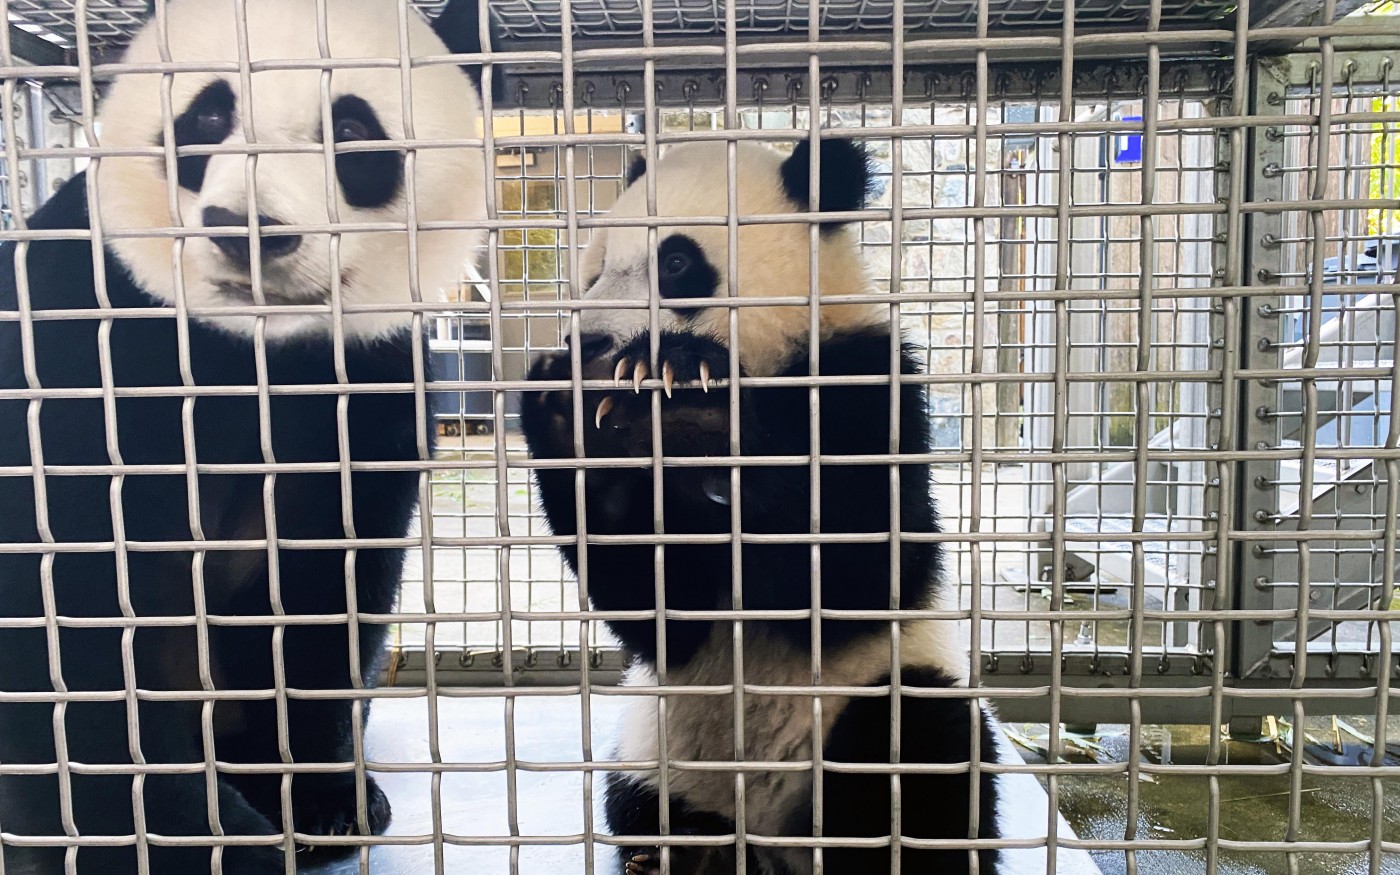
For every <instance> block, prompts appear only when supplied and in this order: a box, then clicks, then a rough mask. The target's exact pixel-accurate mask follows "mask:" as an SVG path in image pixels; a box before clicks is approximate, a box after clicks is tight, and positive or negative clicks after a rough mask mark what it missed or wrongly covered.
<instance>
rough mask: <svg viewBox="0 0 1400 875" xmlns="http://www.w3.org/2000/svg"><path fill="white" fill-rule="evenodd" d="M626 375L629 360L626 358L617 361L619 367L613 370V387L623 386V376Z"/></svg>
mask: <svg viewBox="0 0 1400 875" xmlns="http://www.w3.org/2000/svg"><path fill="white" fill-rule="evenodd" d="M625 373H627V359H625V358H621V359H618V360H617V367H615V368H613V385H614V386H621V385H622V375H623V374H625Z"/></svg>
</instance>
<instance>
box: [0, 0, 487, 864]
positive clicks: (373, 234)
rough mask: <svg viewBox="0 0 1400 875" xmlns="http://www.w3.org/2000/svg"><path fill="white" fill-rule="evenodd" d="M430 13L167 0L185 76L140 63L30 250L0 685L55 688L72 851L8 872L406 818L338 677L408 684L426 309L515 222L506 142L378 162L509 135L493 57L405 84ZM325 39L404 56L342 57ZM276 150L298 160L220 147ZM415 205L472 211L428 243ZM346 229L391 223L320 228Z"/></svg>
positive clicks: (272, 849)
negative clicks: (397, 667) (419, 315)
mask: <svg viewBox="0 0 1400 875" xmlns="http://www.w3.org/2000/svg"><path fill="white" fill-rule="evenodd" d="M477 8H478V6H477V0H452V2H451V4H449V6H448V8H447V10H446V11H445V12H444V13H443V14H442V16H441V17H439V18H438V19H437V22H436V24H435V25H434V26H430V25H429V24H428V23H427V22H425V21H424V20H422V19H420V18H419V17H418V16H417V15H416V14H413V13H412V12H410V14H409V17H408V20H407V24H406V27H407V41H408V45H409V47H410V50H411V52H412V53H413V54H414V56H416V57H424V56H443V55H448V54H453V53H474V52H478V51H480V48H479V44H480V41H479V39H478V20H477ZM400 9H401V4H398V3H393V2H385V0H244V2H242V3H239V2H235V0H168V2H166V3H165V4H164V10H165V11H164V15H163V21H164V27H163V28H162V27H159V26H158V25H157V24H156V23H152V24H149V25H148V26H147V27H146V28H145V29H144V30H142V31H141V32H140V33H139V35H137V36H136V38H135V39H134V41H133V42H132V43H131V45H130V47H129V49H128V51H127V54H126V57H125V61H126V62H127V63H130V64H152V63H157V62H160V61H162V58H164V59H165V60H166V61H168V62H171V63H173V64H174V65H176V67H175V72H173V73H172V74H170V75H169V78H168V79H166V77H164V76H163V75H162V74H161V73H160V72H135V71H132V72H125V73H123V74H121V75H119V76H118V77H117V78H116V80H115V81H114V82H113V83H112V85H111V87H110V91H109V93H108V94H107V95H106V97H105V98H104V100H103V102H102V105H101V108H100V111H99V116H98V119H97V125H96V128H97V130H98V131H99V133H100V141H101V142H100V145H101V146H102V147H103V148H105V149H111V150H114V151H115V154H112V155H109V156H107V157H101V158H100V159H96V160H94V161H93V162H92V164H91V165H90V168H89V170H88V171H87V172H86V173H80V174H78V175H77V176H75V177H74V178H73V179H71V180H70V181H69V182H68V183H67V184H66V185H64V186H63V188H62V190H60V191H58V192H57V193H56V194H55V195H54V196H53V197H52V199H51V200H49V201H48V203H46V204H45V205H44V207H43V208H42V209H40V210H39V211H38V212H37V213H36V214H35V215H34V216H33V217H32V218H31V219H30V220H29V223H28V226H29V228H30V229H31V230H34V231H40V232H49V231H52V232H59V233H57V234H55V237H58V238H62V239H53V238H50V239H38V238H36V239H33V240H32V241H31V242H27V243H19V244H15V243H13V242H10V243H6V244H5V246H4V247H3V249H0V264H3V266H4V267H3V269H2V270H0V313H4V314H5V315H6V316H7V317H8V318H6V319H5V320H3V321H0V544H7V545H11V546H12V549H8V550H5V551H3V552H0V652H2V653H3V654H4V657H3V659H0V692H4V693H29V694H32V695H30V697H29V698H27V699H25V700H23V701H21V700H20V699H17V698H15V697H10V698H8V699H5V700H3V702H0V763H4V765H5V766H6V767H8V768H9V771H8V772H7V774H6V775H5V776H4V777H3V778H0V824H3V827H4V830H5V832H6V833H7V834H13V835H16V836H19V837H21V840H19V841H18V844H20V845H23V844H24V842H23V841H22V837H24V836H47V837H50V846H47V847H45V846H42V843H34V842H31V843H30V844H29V846H27V847H17V846H16V843H12V842H11V841H9V840H7V841H6V843H5V850H4V854H5V856H4V861H3V862H4V868H5V870H6V871H23V872H31V871H32V872H43V873H48V872H62V871H65V869H64V866H65V849H64V847H62V846H52V845H54V842H53V839H52V837H57V838H58V840H59V841H62V840H63V839H64V837H65V836H73V837H76V838H77V839H81V840H87V839H89V838H91V837H102V836H107V837H116V839H115V841H113V840H112V839H110V838H109V839H108V840H107V844H106V845H105V846H99V845H96V844H89V845H82V846H80V847H79V848H78V849H77V850H76V867H77V869H76V871H78V872H85V873H90V872H100V873H103V875H111V873H126V872H136V871H137V870H138V866H139V865H143V864H144V865H145V866H146V867H148V868H147V869H146V870H145V871H149V872H152V873H158V875H166V873H169V875H186V873H195V872H208V871H210V868H211V861H212V859H213V856H214V852H213V851H212V850H211V848H212V847H213V846H214V845H217V844H218V842H215V841H210V840H209V839H208V838H207V837H211V836H215V835H228V836H249V835H252V836H262V837H264V838H265V841H264V843H263V844H261V845H256V846H255V845H249V844H243V845H230V846H227V847H225V848H224V849H223V850H222V871H223V872H225V873H240V875H243V873H273V872H283V871H285V865H286V863H285V860H286V859H289V858H287V857H285V856H284V854H285V853H290V852H291V851H292V847H291V846H290V842H288V845H287V846H286V847H284V845H283V840H282V839H280V838H277V836H280V835H281V834H282V833H283V831H284V829H285V828H288V827H289V828H291V829H293V830H295V831H296V832H297V833H299V834H301V837H300V839H299V840H298V843H300V842H301V841H304V842H305V843H306V845H308V846H310V848H311V849H312V850H315V851H317V853H313V854H310V855H304V854H303V855H301V856H298V857H296V858H295V859H298V860H301V861H306V860H313V861H314V860H320V859H326V858H331V857H334V856H336V850H335V847H336V846H331V845H325V844H321V843H318V842H317V841H316V837H317V836H332V835H345V834H349V833H365V832H368V833H371V834H378V833H381V832H383V830H384V829H385V827H386V826H387V825H388V822H389V817H390V810H389V804H388V801H387V800H386V798H385V796H384V793H383V792H382V791H381V790H380V789H379V788H378V787H377V786H376V785H375V782H374V780H373V779H372V778H370V777H368V776H364V775H357V774H356V773H355V772H354V770H353V767H351V766H350V764H352V763H353V762H354V759H355V757H354V751H353V744H354V739H355V737H356V735H357V734H358V733H359V732H360V727H358V726H356V725H355V720H356V716H357V713H356V711H355V710H354V709H353V707H352V701H351V700H350V699H348V698H343V697H336V696H335V695H334V693H335V692H336V691H348V690H351V689H354V688H357V687H361V686H363V685H369V684H371V683H372V682H373V680H374V679H375V677H376V675H377V672H378V671H379V669H380V668H381V663H382V658H381V652H382V649H383V647H382V645H383V644H384V641H385V635H386V630H387V626H386V625H385V624H384V621H382V620H379V621H377V622H374V623H370V622H360V621H358V620H356V619H355V617H356V615H365V614H374V615H380V616H382V615H385V614H388V613H389V612H391V611H392V610H393V607H394V604H395V599H396V596H397V591H398V586H399V578H400V572H401V569H402V567H403V559H404V556H403V549H402V545H403V539H404V538H405V537H406V536H407V535H408V532H409V526H410V517H411V515H412V514H413V511H414V507H415V505H416V502H417V499H418V494H419V483H420V481H419V473H418V472H417V471H416V470H414V468H415V466H416V465H417V464H418V463H419V462H420V460H421V459H423V458H424V455H423V453H424V451H425V448H427V449H430V448H431V443H432V430H431V426H430V425H429V422H428V417H427V416H426V415H425V410H424V402H423V399H422V397H421V396H419V395H417V394H416V393H415V391H414V384H415V378H417V379H418V380H421V379H423V378H424V376H425V375H424V373H423V369H424V367H425V366H426V365H427V356H426V354H425V350H424V348H423V347H424V346H425V344H423V343H422V340H423V338H422V337H420V336H418V335H417V333H415V330H414V327H413V326H414V322H413V319H412V317H411V313H410V312H409V311H408V309H407V305H411V304H412V302H413V301H414V299H415V296H416V295H421V297H422V299H425V300H434V299H437V298H439V297H440V296H441V294H442V293H443V292H444V291H445V290H447V289H450V288H452V287H455V285H456V284H457V282H458V280H459V277H460V275H461V271H462V269H463V267H464V266H465V265H466V264H467V263H468V262H469V261H470V260H471V259H472V258H473V257H474V249H475V247H476V246H477V244H478V242H479V240H480V236H481V233H480V231H479V230H473V229H466V228H457V229H452V228H442V227H441V225H442V224H447V223H451V222H457V223H469V222H473V221H479V220H480V219H482V218H483V217H484V215H485V210H484V193H483V186H484V180H483V174H484V162H483V155H482V150H481V149H480V147H479V146H473V145H456V146H451V147H447V148H437V147H434V148H427V149H421V150H418V151H417V152H416V156H415V157H414V158H412V159H410V158H408V157H407V154H406V152H405V151H404V149H403V147H402V146H398V147H394V146H389V147H387V148H383V149H376V148H374V147H373V143H374V142H375V141H384V140H399V141H402V140H404V139H406V138H408V137H410V136H411V137H413V138H416V139H419V140H429V141H432V140H436V141H444V140H456V141H462V140H471V139H479V138H480V136H481V133H480V129H479V122H480V118H481V112H480V103H479V96H478V93H477V86H476V84H475V83H474V82H473V81H472V78H471V76H469V75H468V71H467V70H465V69H464V68H462V67H460V66H458V65H456V64H452V63H442V64H437V65H420V66H414V67H413V68H412V70H411V72H405V70H406V68H404V69H401V67H400V65H399V63H398V62H397V59H398V58H399V55H400V32H401V24H400V21H399V12H400ZM240 13H241V14H242V15H243V16H244V18H243V21H242V22H241V23H240V19H239V16H240ZM322 13H323V14H324V16H325V23H324V29H323V28H322V27H321V24H320V21H319V18H320V15H321V14H322ZM245 25H246V28H245ZM434 28H436V32H435V29H434ZM318 34H323V35H324V39H325V46H326V47H327V48H328V50H329V55H330V57H331V58H334V59H335V60H336V61H337V62H345V61H351V60H353V59H367V58H368V59H381V62H380V64H379V65H378V66H374V65H359V66H355V65H353V64H342V65H341V66H339V67H336V68H335V69H334V70H333V71H332V72H330V73H329V75H326V74H325V73H324V72H323V70H322V69H320V68H319V67H318V66H317V63H318V59H320V58H321V57H322V52H321V49H320V39H319V38H318ZM240 52H243V53H244V54H243V60H244V61H245V62H246V63H247V66H246V67H243V68H242V69H243V70H245V71H251V72H244V73H243V74H242V75H240V72H239V70H240V66H239V62H240ZM286 61H295V62H297V63H295V64H293V66H292V67H291V68H288V67H287V66H286V65H285V64H283V65H282V66H281V67H280V68H279V66H278V64H277V63H276V62H286ZM385 61H388V62H391V63H389V64H388V65H387V66H386V65H385V63H384V62H385ZM201 65H202V66H204V67H210V66H213V67H215V69H214V70H212V71H211V70H202V71H201V70H198V69H197V68H199V67H200V66H201ZM245 77H246V78H245ZM405 78H407V79H408V81H407V82H405ZM245 82H250V83H251V85H250V86H248V85H246V84H245ZM249 87H250V88H251V91H252V94H251V95H250V94H249V93H247V90H246V89H247V88H249ZM323 89H324V90H323ZM408 93H411V94H412V107H411V109H412V114H411V120H412V128H411V130H408V129H407V125H408V114H407V113H406V112H405V111H404V106H403V101H404V95H405V94H408ZM248 142H256V143H258V144H260V145H263V146H272V147H284V148H286V147H292V148H293V151H280V152H279V151H264V152H262V153H260V154H258V155H257V157H256V159H254V160H253V161H250V159H249V158H248V157H247V150H246V149H245V150H244V153H243V154H232V153H228V152H225V153H222V154H212V153H211V151H210V150H209V148H208V147H210V146H213V145H216V144H233V145H234V146H239V145H240V144H244V143H248ZM327 144H330V145H329V148H331V149H335V150H336V151H335V153H334V154H333V155H328V154H327V148H328V146H327ZM201 146H203V147H205V150H204V151H202V152H201V151H199V149H198V147H201ZM189 147H194V148H192V149H191V148H189ZM355 147H360V148H359V150H358V151H352V150H353V149H354V148H355ZM366 147H368V148H366ZM142 149H144V150H146V152H145V153H144V154H142V153H140V152H139V151H135V150H142ZM122 150H126V151H125V152H123V151H122ZM176 150H179V151H178V152H177V151H176ZM250 187H251V188H252V189H253V190H252V191H250ZM250 202H251V203H253V204H254V205H255V207H254V208H253V212H254V214H255V219H256V225H257V226H258V229H257V230H254V231H253V232H252V236H251V237H250V236H249V232H248V230H246V229H245V227H244V226H247V225H249V204H250ZM410 204H411V206H412V209H411V210H410ZM410 217H411V218H412V219H413V220H416V221H417V222H418V223H428V222H434V223H439V227H437V228H434V229H432V230H424V231H419V232H418V233H417V234H416V239H414V240H412V241H411V240H410V234H409V233H408V231H407V230H405V229H404V228H403V226H404V223H405V222H406V221H407V220H409V219H410ZM99 219H100V221H99ZM333 221H338V222H341V223H345V224H347V225H353V224H355V223H359V224H361V225H364V224H365V223H377V227H375V228H372V229H370V230H362V231H356V230H352V229H350V228H346V229H345V230H344V231H343V232H342V233H338V234H336V235H334V236H332V235H331V234H328V233H325V232H324V230H315V226H321V228H324V226H325V225H327V224H328V223H330V222H333ZM393 223H398V224H399V225H400V229H398V230H395V229H394V228H393V227H392V225H393ZM386 224H387V225H389V227H385V225H386ZM298 227H300V228H306V229H307V230H306V231H305V232H302V231H298V230H296V229H297V228H298ZM162 228H165V229H169V228H177V229H189V230H190V231H191V232H195V234H196V236H190V237H188V238H182V239H181V240H180V241H179V242H176V241H174V240H172V239H171V238H170V237H169V236H163V235H160V234H151V233H149V232H150V231H151V230H152V229H162ZM89 229H90V230H91V236H92V237H93V238H96V239H99V240H101V241H102V242H100V243H97V244H94V243H92V242H90V240H89V239H88V237H89V235H88V231H89ZM203 229H217V230H212V231H204V230H203ZM283 229H286V230H285V231H284V230H283ZM279 231H283V233H278V232H279ZM73 232H79V233H73ZM99 232H100V233H101V235H102V236H100V237H99V236H98V235H99ZM123 232H124V233H123ZM333 265H334V266H335V267H333ZM375 306H377V307H379V308H381V309H379V310H378V311H365V310H360V311H355V310H354V308H355V307H361V308H364V307H375ZM109 308H110V309H109ZM155 308H163V310H157V309H155ZM172 308H173V309H172ZM394 308H397V309H394ZM109 314H110V315H109ZM186 316H188V319H186V318H185V317H186ZM113 317H115V318H113ZM420 324H421V323H420ZM31 338H32V340H31ZM342 341H343V342H342ZM315 386H319V387H321V388H314V387H315ZM361 386H364V387H365V388H364V389H361V388H359V387H361ZM32 390H42V393H41V400H30V399H31V398H32V397H33V393H32ZM274 466H276V467H274ZM292 466H299V467H292ZM342 496H344V499H343V498H342ZM345 501H348V502H350V505H349V506H347V505H346V504H345ZM347 538H357V539H362V540H363V539H368V540H369V541H370V542H371V545H370V546H366V547H360V548H355V549H347V547H346V544H345V539H347ZM13 545H20V546H21V548H22V549H20V550H15V549H13ZM26 545H33V546H32V548H28V547H26ZM276 614H284V615H287V616H289V617H291V618H293V619H290V620H288V621H287V622H286V623H285V625H284V626H281V627H278V625H277V622H278V621H276V620H275V619H274V615H276ZM312 615H316V616H314V617H313V616H312ZM296 618H306V619H296ZM279 689H280V690H286V691H287V692H286V694H285V695H276V694H274V691H276V690H279ZM204 690H208V691H210V693H209V695H208V696H207V698H206V703H203V704H202V703H201V702H200V701H199V698H198V696H199V693H200V691H204ZM55 691H57V692H55ZM172 691H174V692H176V693H177V694H178V693H179V691H185V692H184V693H183V694H181V695H171V693H172ZM190 691H193V692H194V694H195V695H194V696H191V695H190ZM327 691H329V695H328V693H327ZM65 696H67V698H66V699H65ZM55 698H58V699H60V700H62V701H64V704H62V705H55V704H54V701H53V700H54V699H55ZM191 699H193V701H191ZM363 710H364V709H362V711H361V713H363ZM214 762H217V763H218V764H219V766H218V768H217V769H216V768H215V767H213V766H209V767H207V771H206V766H205V764H206V763H214ZM55 763H57V764H59V767H58V769H57V770H56V769H55V767H54V764H55ZM280 763H290V764H293V765H289V766H288V767H287V769H286V772H287V773H290V774H291V775H292V777H291V779H290V782H289V784H284V783H283V775H284V773H283V772H278V771H275V769H276V767H277V765H278V764H280ZM24 764H34V768H33V769H32V770H31V771H30V773H27V774H19V772H18V771H17V770H16V767H17V766H23V765H24ZM44 764H48V765H47V766H45V765H44ZM134 764H137V765H142V766H143V767H144V766H149V767H150V769H148V770H145V771H144V772H143V773H142V777H141V778H139V779H137V780H135V781H134V780H133V773H134V772H141V771H142V770H141V769H135V768H133V765H134ZM172 764H174V765H175V766H181V765H182V766H183V768H182V769H179V768H173V767H172ZM249 764H265V765H264V766H263V767H262V769H261V770H259V769H257V768H249V767H248V766H249ZM266 764H271V768H269V767H268V766H267V765H266ZM337 764H338V766H337ZM308 765H310V766H311V767H312V768H310V769H308V768H307V766H308ZM240 766H242V768H240ZM162 767H163V768H162ZM56 771H57V772H58V774H55V772H56ZM284 800H290V806H289V807H290V810H284V808H283V803H284ZM199 836H204V837H206V839H205V841H203V842H200V841H198V840H197V839H190V838H185V839H184V841H183V842H181V837H199ZM269 836H271V837H273V838H271V839H267V838H266V837H269ZM123 837H124V838H123ZM70 844H80V845H81V842H80V841H73V842H70ZM113 844H116V845H118V846H112V845H113ZM339 847H340V849H341V850H344V851H348V850H351V849H350V848H349V847H348V846H345V845H341V846H339ZM303 849H304V848H303Z"/></svg>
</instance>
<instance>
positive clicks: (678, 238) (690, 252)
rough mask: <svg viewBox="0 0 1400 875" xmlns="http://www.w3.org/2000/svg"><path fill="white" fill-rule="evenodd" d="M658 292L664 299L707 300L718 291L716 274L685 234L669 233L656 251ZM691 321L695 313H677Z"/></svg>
mask: <svg viewBox="0 0 1400 875" xmlns="http://www.w3.org/2000/svg"><path fill="white" fill-rule="evenodd" d="M656 281H657V290H658V291H659V292H660V294H661V297H663V298H708V297H710V296H711V295H713V294H714V293H715V289H717V288H719V272H718V271H717V270H715V268H714V266H713V265H711V264H710V262H709V260H708V259H706V258H705V252H704V250H702V249H701V248H700V246H699V244H697V243H696V242H695V241H694V240H692V239H690V238H689V237H687V236H685V235H684V234H672V235H671V236H670V237H667V238H666V239H665V240H662V241H661V245H660V246H659V247H657V250H656ZM676 312H677V313H678V314H680V315H681V316H683V317H686V318H692V317H694V316H695V315H696V313H697V312H698V311H696V310H695V309H692V308H685V309H682V310H677V311H676Z"/></svg>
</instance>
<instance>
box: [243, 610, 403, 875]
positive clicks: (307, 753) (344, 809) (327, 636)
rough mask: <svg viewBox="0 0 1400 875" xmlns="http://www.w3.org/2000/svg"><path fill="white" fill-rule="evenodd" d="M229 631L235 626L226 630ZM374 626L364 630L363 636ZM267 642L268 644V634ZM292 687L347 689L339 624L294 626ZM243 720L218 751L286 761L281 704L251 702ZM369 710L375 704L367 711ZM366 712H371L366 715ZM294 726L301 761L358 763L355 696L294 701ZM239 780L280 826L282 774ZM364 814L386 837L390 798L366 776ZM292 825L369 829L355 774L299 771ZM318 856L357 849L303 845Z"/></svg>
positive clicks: (323, 831) (320, 830) (255, 684)
mask: <svg viewBox="0 0 1400 875" xmlns="http://www.w3.org/2000/svg"><path fill="white" fill-rule="evenodd" d="M225 631H228V630H225ZM369 631H370V630H369V629H368V628H366V629H364V630H362V636H364V637H368V636H367V635H365V633H368V632H369ZM221 646H222V647H226V648H231V652H245V653H246V652H256V650H255V648H254V645H252V644H251V642H245V643H234V642H233V641H232V640H231V639H229V638H225V639H224V641H223V642H221ZM258 646H261V647H263V648H266V638H265V637H264V638H263V639H262V643H261V645H258ZM283 647H284V650H285V653H286V657H285V660H284V662H285V664H286V667H287V686H289V687H292V688H295V689H308V690H328V689H329V690H334V689H341V688H347V687H348V686H349V682H348V680H347V678H348V660H339V661H338V660H337V659H336V657H335V655H336V654H343V653H346V652H347V647H348V642H347V639H346V633H345V629H344V628H343V627H340V628H337V627H334V626H313V627H288V629H287V632H286V635H285V637H284V639H283ZM240 686H246V687H248V688H254V689H256V688H266V687H267V686H268V683H267V682H266V681H265V680H263V681H258V680H254V679H252V678H244V679H243V681H242V683H241V684H240ZM239 707H240V708H241V709H242V712H243V713H242V714H241V716H240V720H239V722H241V723H242V724H243V729H242V730H241V731H240V732H238V733H235V734H230V735H227V736H221V737H220V738H219V756H220V758H221V759H225V760H227V761H230V762H240V763H277V762H281V753H280V751H279V744H278V734H277V723H278V721H277V709H276V703H275V702H272V701H258V702H244V703H241V704H240V706H239ZM362 711H365V712H367V711H368V704H367V703H366V706H365V707H364V708H363V709H362ZM362 716H364V715H363V714H362ZM287 728H288V733H289V738H288V741H289V743H290V748H291V753H292V761H293V762H294V763H353V762H354V761H355V747H354V737H355V736H354V730H355V711H354V703H353V701H352V700H350V699H295V698H289V699H288V701H287ZM232 780H233V782H234V784H235V786H237V787H238V788H239V790H241V791H242V792H243V794H244V795H245V796H246V797H247V798H248V799H249V801H251V802H252V803H253V805H254V806H256V808H257V809H258V810H259V811H261V812H262V813H263V814H264V815H266V816H267V817H268V818H269V819H270V820H271V821H272V822H273V823H275V824H280V823H281V822H282V776H281V775H280V774H257V775H236V776H233V777H232ZM364 781H365V783H364V789H365V817H366V821H367V824H366V825H367V826H368V827H369V831H368V833H367V834H368V835H380V834H382V833H383V832H384V830H385V829H387V828H388V826H389V821H390V818H391V808H390V805H389V799H388V797H387V796H385V794H384V791H383V790H381V789H380V788H379V785H378V784H377V783H376V782H375V780H374V778H373V776H371V775H365V778H364ZM291 797H292V799H291V801H292V825H293V828H294V829H295V830H296V831H297V832H299V833H302V834H306V835H313V836H348V835H360V834H365V833H364V831H363V830H362V829H361V828H360V819H359V802H358V794H357V787H356V775H355V772H354V771H337V772H326V773H308V772H296V773H294V774H293V775H292V779H291ZM298 850H299V851H302V852H303V853H302V856H303V857H305V856H306V855H307V854H308V853H309V854H311V855H312V857H313V858H314V859H315V860H316V861H317V862H320V861H323V860H324V861H329V860H335V859H339V858H342V857H345V856H349V855H351V854H353V853H354V852H355V847H354V846H351V845H317V844H314V843H311V844H308V845H305V846H299V847H298Z"/></svg>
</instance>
